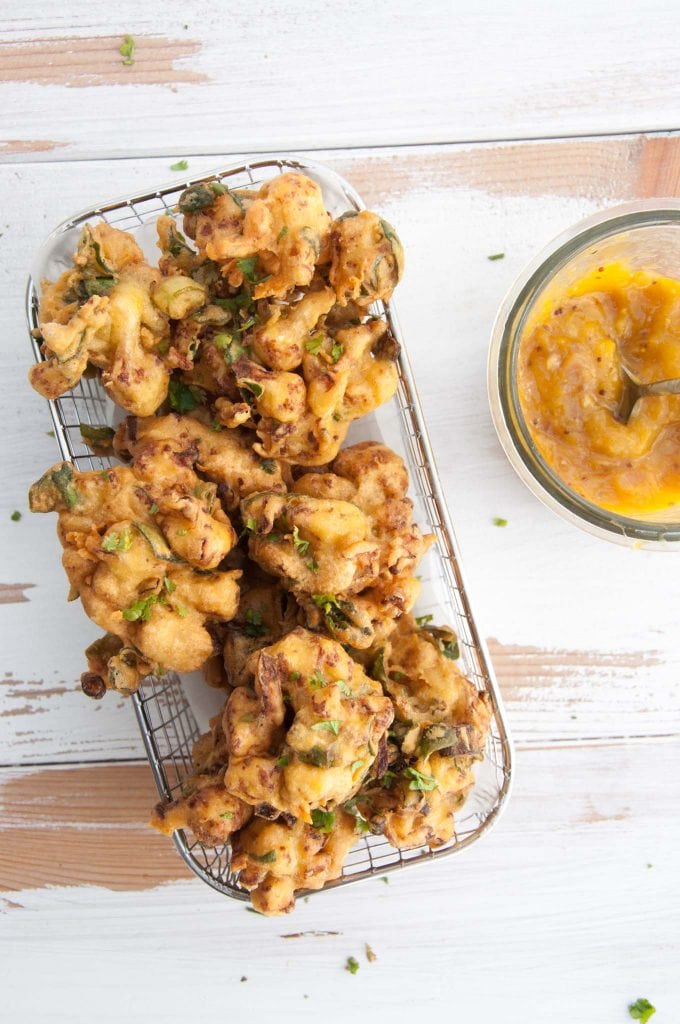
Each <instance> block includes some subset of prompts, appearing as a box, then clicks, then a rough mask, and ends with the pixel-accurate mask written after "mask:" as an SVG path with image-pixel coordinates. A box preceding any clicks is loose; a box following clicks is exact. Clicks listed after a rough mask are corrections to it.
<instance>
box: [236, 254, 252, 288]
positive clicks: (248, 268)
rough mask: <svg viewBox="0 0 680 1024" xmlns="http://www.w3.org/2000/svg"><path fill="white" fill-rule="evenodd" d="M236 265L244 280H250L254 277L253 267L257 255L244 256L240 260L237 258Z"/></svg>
mask: <svg viewBox="0 0 680 1024" xmlns="http://www.w3.org/2000/svg"><path fill="white" fill-rule="evenodd" d="M236 266H237V267H238V269H239V270H240V271H241V273H242V274H243V276H244V277H245V279H246V281H251V282H252V281H253V280H254V279H255V267H256V266H257V256H246V257H244V259H242V260H237V261H236Z"/></svg>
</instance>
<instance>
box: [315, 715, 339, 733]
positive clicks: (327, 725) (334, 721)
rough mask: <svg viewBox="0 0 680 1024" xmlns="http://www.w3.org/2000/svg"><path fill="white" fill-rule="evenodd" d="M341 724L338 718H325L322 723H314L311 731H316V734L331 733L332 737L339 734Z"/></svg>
mask: <svg viewBox="0 0 680 1024" xmlns="http://www.w3.org/2000/svg"><path fill="white" fill-rule="evenodd" d="M341 724H342V723H341V722H340V719H339V718H327V719H326V720H325V721H323V722H315V723H314V725H313V726H312V729H316V730H317V732H322V731H325V732H332V733H333V735H334V736H337V735H338V733H339V732H340V726H341Z"/></svg>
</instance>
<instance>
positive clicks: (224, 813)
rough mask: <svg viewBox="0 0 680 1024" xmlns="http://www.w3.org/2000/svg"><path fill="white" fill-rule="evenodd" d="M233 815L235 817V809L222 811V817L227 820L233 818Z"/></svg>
mask: <svg viewBox="0 0 680 1024" xmlns="http://www.w3.org/2000/svg"><path fill="white" fill-rule="evenodd" d="M233 817H234V812H233V811H222V813H221V814H220V818H224V819H225V820H229V819H231V818H233Z"/></svg>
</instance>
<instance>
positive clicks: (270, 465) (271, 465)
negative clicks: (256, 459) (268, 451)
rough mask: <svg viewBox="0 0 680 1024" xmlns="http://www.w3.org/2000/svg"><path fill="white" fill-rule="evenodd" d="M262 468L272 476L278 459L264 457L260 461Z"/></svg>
mask: <svg viewBox="0 0 680 1024" xmlns="http://www.w3.org/2000/svg"><path fill="white" fill-rule="evenodd" d="M260 468H261V469H262V471H263V472H264V473H269V475H270V476H272V474H274V473H275V472H276V460H275V459H263V460H262V462H261V463H260Z"/></svg>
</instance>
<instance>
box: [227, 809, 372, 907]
mask: <svg viewBox="0 0 680 1024" xmlns="http://www.w3.org/2000/svg"><path fill="white" fill-rule="evenodd" d="M355 841H356V836H355V833H354V820H353V819H352V818H351V817H350V815H348V814H344V813H343V812H342V811H338V812H336V813H335V815H334V822H333V825H332V827H331V828H330V831H322V830H320V829H317V828H313V827H312V826H311V825H306V824H305V823H304V822H302V821H296V822H295V823H294V824H292V825H287V824H285V823H284V822H267V821H257V820H255V821H252V822H251V824H250V825H248V826H247V827H246V828H244V829H243V830H242V831H241V832H239V833H238V835H237V836H235V838H234V858H233V860H232V865H231V866H232V868H233V870H234V871H239V872H240V874H239V882H240V884H241V885H242V886H243V887H244V888H245V889H249V890H250V893H251V897H250V898H251V901H252V904H253V907H254V908H255V909H256V910H257V911H259V912H260V913H261V914H267V915H268V916H269V915H277V914H287V913H289V912H290V911H291V910H292V909H293V908H294V906H295V895H296V893H298V892H299V891H300V890H302V889H321V888H323V886H324V885H325V884H326V882H330V881H332V880H333V879H334V878H338V877H339V876H340V874H341V873H342V865H343V862H344V860H345V858H346V856H347V854H348V853H349V851H350V850H351V848H352V846H353V845H354V843H355Z"/></svg>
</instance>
